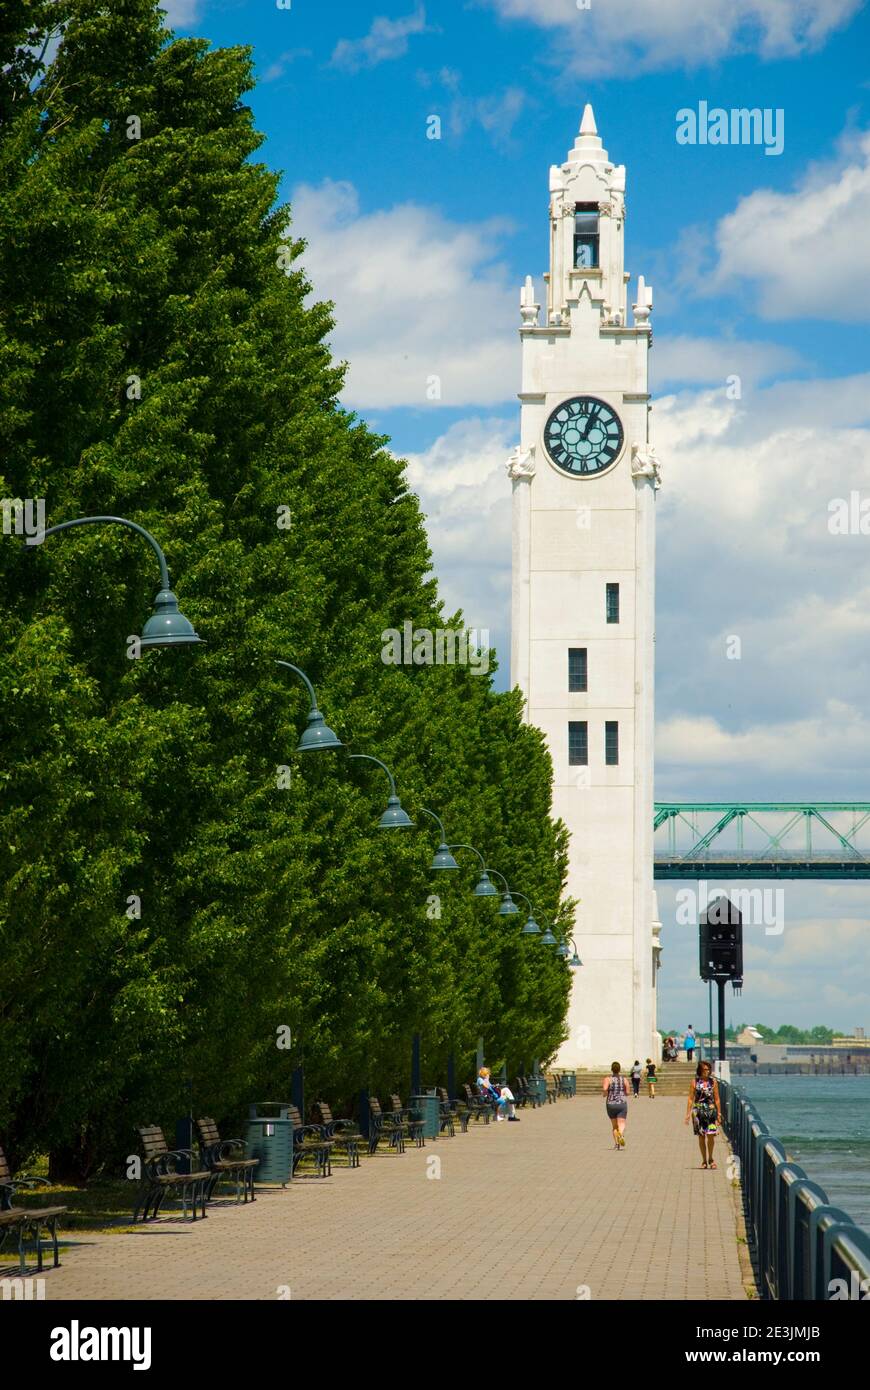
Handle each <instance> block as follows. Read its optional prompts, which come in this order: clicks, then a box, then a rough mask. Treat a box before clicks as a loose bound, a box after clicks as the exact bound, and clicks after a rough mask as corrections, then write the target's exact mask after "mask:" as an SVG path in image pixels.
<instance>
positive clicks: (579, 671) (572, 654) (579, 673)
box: [568, 647, 588, 694]
mask: <svg viewBox="0 0 870 1390" xmlns="http://www.w3.org/2000/svg"><path fill="white" fill-rule="evenodd" d="M586 677H587V672H586V648H585V647H569V648H568V689H569V691H570V692H571V693H572V694H576V693H577V692H578V691H585V690H586V689H588V687H587V683H586Z"/></svg>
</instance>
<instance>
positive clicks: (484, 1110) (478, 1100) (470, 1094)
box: [462, 1081, 498, 1124]
mask: <svg viewBox="0 0 870 1390" xmlns="http://www.w3.org/2000/svg"><path fill="white" fill-rule="evenodd" d="M462 1089H463V1091H464V1092H465V1104H466V1105H467V1106H468V1109H469V1110H470V1111H471V1114H472V1115H473V1116H474V1123H475V1124H479V1122H480V1121H481V1120H483V1122H484V1124H489V1122H490V1120H491V1119H492V1117H493V1115H494V1114H495V1113H496V1111H497V1109H498V1107H497V1105H496V1103H495V1101H494V1100H487V1099H486V1097H485V1096H482V1095H479V1094H478V1095H475V1093H474V1091H472V1089H471V1087H470V1086H469V1085H468V1082H467V1081H464V1082H463V1083H462Z"/></svg>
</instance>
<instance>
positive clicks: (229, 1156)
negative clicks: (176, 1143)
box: [196, 1119, 260, 1202]
mask: <svg viewBox="0 0 870 1390" xmlns="http://www.w3.org/2000/svg"><path fill="white" fill-rule="evenodd" d="M196 1128H197V1132H198V1134H199V1141H200V1147H199V1156H200V1162H201V1163H202V1166H203V1168H207V1169H208V1171H209V1172H210V1173H211V1174H212V1181H211V1183H210V1185H209V1189H208V1193H207V1199H208V1200H209V1201H211V1197H212V1194H213V1192H214V1190H215V1188H216V1187H217V1185H218V1183H219V1182H220V1180H221V1178H229V1180H230V1182H235V1184H236V1201H237V1202H238V1201H241V1200H244V1201H245V1202H247V1201H248V1199H249V1198H250V1200H251V1201H252V1202H253V1201H255V1200H256V1198H255V1197H254V1175H255V1173H256V1170H257V1166H258V1164H259V1162H260V1160H259V1159H258V1158H248V1157H247V1155H246V1151H247V1145H246V1144H245V1141H244V1140H243V1139H221V1137H220V1134H219V1133H218V1127H217V1125H216V1124H215V1122H214V1120H211V1119H203V1120H197V1122H196Z"/></svg>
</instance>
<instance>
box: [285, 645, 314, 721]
mask: <svg viewBox="0 0 870 1390" xmlns="http://www.w3.org/2000/svg"><path fill="white" fill-rule="evenodd" d="M275 665H276V666H286V667H287V670H288V671H295V672H296V674H297V676H301V678H302V680H304V682H305V684H306V686H307V688H308V694H309V695H310V696H311V708H312V709H317V696H316V695H315V693H314V686H313V685H312V684H311V681H310V680H309V679H308V677H307V676H306V674H305V672H304V671H302V670H300V668H299V667H298V666H294V665H293V663H292V661H279V660H278V658H277V657H276V658H275Z"/></svg>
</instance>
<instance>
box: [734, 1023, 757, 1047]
mask: <svg viewBox="0 0 870 1390" xmlns="http://www.w3.org/2000/svg"><path fill="white" fill-rule="evenodd" d="M737 1042H738V1043H740V1045H741V1047H754V1046H755V1044H756V1043H760V1042H761V1034H760V1033H759V1031H758V1029H757V1028H753V1027H752V1026H751V1025H749V1026H748V1027H746V1028H744V1029H743V1031H742V1032H740V1033H738V1034H737Z"/></svg>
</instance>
